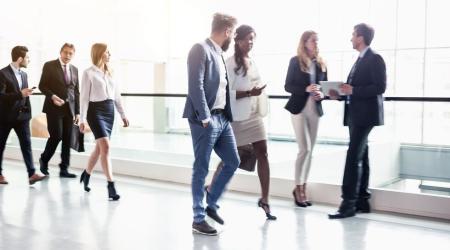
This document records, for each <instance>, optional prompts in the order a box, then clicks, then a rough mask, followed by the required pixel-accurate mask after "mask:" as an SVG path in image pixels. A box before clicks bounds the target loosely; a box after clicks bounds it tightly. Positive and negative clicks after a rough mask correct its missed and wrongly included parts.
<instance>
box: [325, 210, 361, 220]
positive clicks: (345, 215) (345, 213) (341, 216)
mask: <svg viewBox="0 0 450 250" xmlns="http://www.w3.org/2000/svg"><path fill="white" fill-rule="evenodd" d="M353 216H355V211H354V210H353V211H352V210H350V211H337V212H336V213H334V214H328V218H329V219H344V218H348V217H353Z"/></svg>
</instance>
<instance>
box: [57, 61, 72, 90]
mask: <svg viewBox="0 0 450 250" xmlns="http://www.w3.org/2000/svg"><path fill="white" fill-rule="evenodd" d="M59 63H61V69H62V71H63V74H64V63H63V61H62V60H61V58H59ZM66 67H67V68H66V70H67V78H68V79H69V82H70V81H71V80H72V74H71V71H70V63H68V64H66ZM64 80H65V79H64ZM66 84H68V83H66Z"/></svg>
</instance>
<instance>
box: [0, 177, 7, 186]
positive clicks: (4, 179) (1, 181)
mask: <svg viewBox="0 0 450 250" xmlns="http://www.w3.org/2000/svg"><path fill="white" fill-rule="evenodd" d="M0 184H5V185H6V184H8V181H7V180H6V178H5V176H3V175H0Z"/></svg>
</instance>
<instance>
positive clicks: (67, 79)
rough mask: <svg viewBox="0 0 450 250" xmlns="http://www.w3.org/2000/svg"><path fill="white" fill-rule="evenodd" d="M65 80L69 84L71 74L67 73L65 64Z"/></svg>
mask: <svg viewBox="0 0 450 250" xmlns="http://www.w3.org/2000/svg"><path fill="white" fill-rule="evenodd" d="M63 67H64V81H66V84H67V85H70V79H69V74H68V73H67V65H66V64H64V65H63Z"/></svg>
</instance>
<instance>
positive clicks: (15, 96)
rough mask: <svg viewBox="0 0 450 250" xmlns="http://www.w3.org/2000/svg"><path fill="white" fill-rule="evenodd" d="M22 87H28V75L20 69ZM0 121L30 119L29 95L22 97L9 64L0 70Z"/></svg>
mask: <svg viewBox="0 0 450 250" xmlns="http://www.w3.org/2000/svg"><path fill="white" fill-rule="evenodd" d="M22 88H28V77H27V74H26V73H25V72H23V71H22ZM0 117H1V118H0V122H16V121H18V120H20V121H23V120H30V119H31V105H30V98H29V97H26V98H24V97H22V92H21V91H20V89H19V83H18V82H17V78H16V76H15V75H14V71H13V69H12V68H11V65H8V66H6V67H4V68H3V69H1V70H0Z"/></svg>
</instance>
